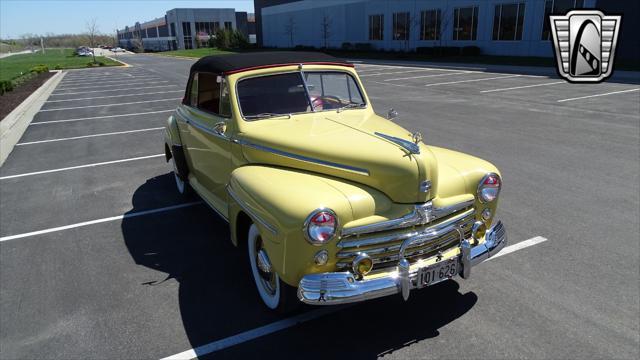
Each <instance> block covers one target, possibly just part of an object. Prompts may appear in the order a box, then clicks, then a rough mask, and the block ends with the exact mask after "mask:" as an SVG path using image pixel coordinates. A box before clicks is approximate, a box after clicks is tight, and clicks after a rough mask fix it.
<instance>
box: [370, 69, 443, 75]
mask: <svg viewBox="0 0 640 360" xmlns="http://www.w3.org/2000/svg"><path fill="white" fill-rule="evenodd" d="M434 70H440V69H421V70H407V71H394V72H388V73H373V74H369V73H366V74H362V75H360V77H365V76H380V75H395V74H406V73H414V72H422V71H434Z"/></svg>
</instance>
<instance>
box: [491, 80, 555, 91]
mask: <svg viewBox="0 0 640 360" xmlns="http://www.w3.org/2000/svg"><path fill="white" fill-rule="evenodd" d="M557 84H567V82H566V81H554V82H550V83H543V84H535V85H525V86H514V87H508V88H502V89H491V90H482V91H480V92H481V93H490V92H496V91H509V90H517V89H527V88H532V87H538V86H549V85H557Z"/></svg>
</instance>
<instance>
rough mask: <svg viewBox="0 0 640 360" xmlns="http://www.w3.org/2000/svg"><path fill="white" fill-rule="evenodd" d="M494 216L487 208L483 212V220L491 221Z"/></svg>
mask: <svg viewBox="0 0 640 360" xmlns="http://www.w3.org/2000/svg"><path fill="white" fill-rule="evenodd" d="M492 215H493V214H492V213H491V209H489V208H486V209H484V210H482V220H484V221H489V219H491V216H492Z"/></svg>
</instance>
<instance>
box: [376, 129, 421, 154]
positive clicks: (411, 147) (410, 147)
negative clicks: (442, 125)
mask: <svg viewBox="0 0 640 360" xmlns="http://www.w3.org/2000/svg"><path fill="white" fill-rule="evenodd" d="M375 134H376V135H378V136H380V137H381V138H383V139H385V140H388V141H391V142H392V143H394V144H396V145H399V146H400V147H401V148H403V149H405V150H407V151H408V152H410V153H411V154H420V147H419V146H418V144H417V143H416V144H414V143H412V142H411V141H408V140H405V139H401V138H399V137H395V136H391V135H387V134H383V133H379V132H376V133H375Z"/></svg>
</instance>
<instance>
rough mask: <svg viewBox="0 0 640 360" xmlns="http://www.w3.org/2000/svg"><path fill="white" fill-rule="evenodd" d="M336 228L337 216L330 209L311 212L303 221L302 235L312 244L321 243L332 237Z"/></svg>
mask: <svg viewBox="0 0 640 360" xmlns="http://www.w3.org/2000/svg"><path fill="white" fill-rule="evenodd" d="M337 229H338V218H337V217H336V214H335V213H334V212H333V211H332V210H330V209H318V210H316V211H314V212H312V213H311V214H310V215H309V216H308V217H307V220H306V221H305V223H304V235H305V237H306V239H307V240H308V241H309V242H310V243H312V244H313V245H322V244H325V243H327V242H328V241H329V240H331V239H333V238H334V236H335V235H336V230H337Z"/></svg>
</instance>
